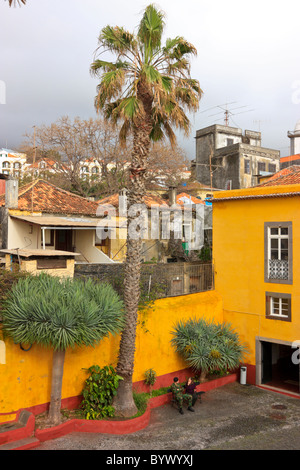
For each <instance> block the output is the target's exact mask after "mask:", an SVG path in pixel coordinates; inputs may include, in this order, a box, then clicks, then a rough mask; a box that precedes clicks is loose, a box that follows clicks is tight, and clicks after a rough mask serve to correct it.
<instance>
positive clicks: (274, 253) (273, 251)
mask: <svg viewBox="0 0 300 470" xmlns="http://www.w3.org/2000/svg"><path fill="white" fill-rule="evenodd" d="M271 259H278V250H271Z"/></svg>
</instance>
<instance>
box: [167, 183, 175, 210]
mask: <svg viewBox="0 0 300 470" xmlns="http://www.w3.org/2000/svg"><path fill="white" fill-rule="evenodd" d="M169 202H170V206H173V205H174V204H176V186H170V187H169Z"/></svg>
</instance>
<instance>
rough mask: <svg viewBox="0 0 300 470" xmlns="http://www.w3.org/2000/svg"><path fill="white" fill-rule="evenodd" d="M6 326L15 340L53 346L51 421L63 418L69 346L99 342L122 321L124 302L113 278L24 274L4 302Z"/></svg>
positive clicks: (7, 332)
mask: <svg viewBox="0 0 300 470" xmlns="http://www.w3.org/2000/svg"><path fill="white" fill-rule="evenodd" d="M2 316H3V332H4V334H5V335H6V336H9V337H11V338H12V339H13V341H14V342H15V343H20V344H22V343H25V344H33V343H36V344H38V345H42V346H46V347H51V348H53V350H54V354H53V372H52V391H51V401H50V410H49V421H50V422H51V423H53V424H57V423H58V422H59V420H60V407H61V386H62V376H63V366H64V357H65V351H66V349H67V348H69V347H72V348H75V347H76V346H94V345H96V344H97V343H99V342H100V341H101V340H102V339H103V338H104V337H106V336H108V335H109V334H110V333H112V334H116V333H118V332H120V331H121V329H122V326H123V303H122V301H121V300H120V298H119V296H118V295H117V293H116V292H115V291H114V290H113V288H112V287H111V286H110V285H108V284H99V283H94V282H93V281H91V280H88V281H86V282H84V281H82V280H74V279H60V278H58V277H53V276H49V275H47V274H45V273H42V274H41V275H39V276H29V277H26V278H25V279H20V280H19V281H18V282H17V283H16V284H14V285H13V287H12V289H11V292H10V293H9V294H8V296H7V299H6V300H5V303H4V309H3V312H2Z"/></svg>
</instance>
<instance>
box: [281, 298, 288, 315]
mask: <svg viewBox="0 0 300 470" xmlns="http://www.w3.org/2000/svg"><path fill="white" fill-rule="evenodd" d="M281 313H282V315H288V313H289V301H288V299H282V302H281Z"/></svg>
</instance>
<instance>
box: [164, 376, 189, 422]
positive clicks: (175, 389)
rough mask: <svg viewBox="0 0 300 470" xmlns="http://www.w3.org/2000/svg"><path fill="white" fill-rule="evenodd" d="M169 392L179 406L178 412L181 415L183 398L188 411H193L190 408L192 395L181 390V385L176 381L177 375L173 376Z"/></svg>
mask: <svg viewBox="0 0 300 470" xmlns="http://www.w3.org/2000/svg"><path fill="white" fill-rule="evenodd" d="M170 390H171V392H172V393H173V397H174V399H175V401H176V403H177V405H178V408H179V413H180V414H182V415H183V409H182V405H183V400H186V401H187V402H188V410H189V411H195V410H194V409H193V408H192V401H193V399H192V397H191V396H190V395H189V394H185V393H184V391H183V387H182V386H181V385H180V383H179V381H178V377H174V380H173V384H172V386H171V389H170Z"/></svg>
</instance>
